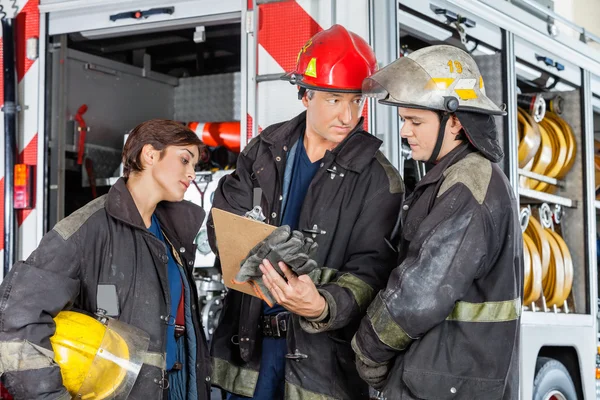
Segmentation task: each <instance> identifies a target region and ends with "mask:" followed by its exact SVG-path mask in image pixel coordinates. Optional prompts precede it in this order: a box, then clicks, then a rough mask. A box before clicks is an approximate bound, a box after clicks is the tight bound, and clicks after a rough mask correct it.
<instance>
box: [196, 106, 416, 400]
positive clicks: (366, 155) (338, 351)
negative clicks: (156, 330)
mask: <svg viewBox="0 0 600 400" xmlns="http://www.w3.org/2000/svg"><path fill="white" fill-rule="evenodd" d="M305 124H306V113H302V114H300V115H299V116H297V117H296V118H294V119H292V120H290V121H287V122H284V123H279V124H276V125H272V126H270V127H268V128H267V129H265V130H264V131H263V132H262V133H261V134H260V135H259V136H258V137H256V138H254V139H253V140H252V141H251V142H250V143H249V144H248V146H246V148H245V149H244V151H243V153H242V154H240V156H239V158H238V162H237V170H236V171H235V172H234V173H233V174H231V175H228V176H226V177H224V178H223V179H222V180H221V181H220V182H219V186H218V189H217V191H216V193H215V198H214V202H213V207H215V208H219V209H223V210H226V211H229V212H233V213H236V214H238V215H243V214H244V213H245V212H247V211H249V210H250V209H252V207H253V193H254V188H261V189H262V200H261V206H262V209H263V212H264V214H265V215H266V216H267V222H268V223H269V224H272V225H279V224H280V221H281V219H280V218H281V212H282V210H281V208H282V207H281V203H282V201H283V200H284V195H283V190H282V186H283V182H284V173H285V171H284V170H285V166H286V160H287V158H288V154H289V153H290V152H291V151H290V149H291V148H292V146H294V144H295V143H296V142H297V141H298V139H299V137H300V136H301V135H302V134H303V133H304V130H305ZM361 126H362V120H361V121H360V122H359V123H358V125H357V127H356V128H355V129H354V130H353V131H352V132H351V133H350V134H349V135H348V137H347V138H346V139H345V140H344V141H343V142H342V143H340V144H339V145H338V146H337V147H336V148H335V149H334V150H333V151H327V152H326V154H325V156H324V157H323V159H322V162H321V164H320V168H319V170H318V171H317V173H316V175H315V177H314V178H313V180H312V182H311V185H310V187H309V189H308V192H307V194H306V197H305V199H304V203H303V206H302V210H301V214H300V218H299V230H302V231H303V232H304V233H305V234H307V235H312V237H314V240H315V241H316V242H317V243H318V246H319V247H318V251H317V259H316V261H317V262H318V265H319V266H321V267H322V268H323V272H322V274H321V280H320V282H318V284H317V287H318V289H319V291H320V293H321V295H322V296H323V297H324V298H325V300H326V301H327V304H328V306H329V317H328V319H327V320H326V321H325V322H321V323H313V322H308V321H307V320H306V319H304V318H301V317H298V316H295V315H294V316H292V318H291V328H290V331H289V332H288V333H287V343H288V350H289V354H288V356H286V371H285V380H286V383H285V398H286V399H309V398H310V399H313V398H319V399H367V398H368V387H367V385H366V383H365V382H363V381H361V379H360V378H359V376H358V374H357V371H356V368H355V366H354V354H353V352H352V348H351V347H350V340H351V339H352V336H353V335H354V333H355V332H356V328H357V327H358V323H359V322H360V319H361V318H362V316H363V315H364V313H365V311H366V309H367V307H368V305H369V304H370V303H371V301H372V299H373V296H374V295H375V294H376V293H377V292H378V291H379V290H380V289H382V288H383V287H384V285H385V282H387V278H388V277H389V274H390V272H391V270H392V268H393V266H394V261H395V259H396V258H397V253H396V250H395V248H394V246H391V245H390V244H389V241H390V240H391V237H390V236H391V233H392V231H393V228H394V224H395V221H396V216H397V212H398V211H399V209H400V205H401V202H402V198H403V192H404V190H403V189H404V186H403V182H402V180H401V178H400V175H399V174H398V172H397V171H396V169H395V168H394V167H393V166H392V165H391V164H390V163H389V161H388V160H387V159H386V158H385V157H384V156H383V155H382V154H381V153H380V152H379V151H378V149H379V147H380V145H381V141H380V140H379V139H377V138H376V137H374V136H372V135H370V134H369V133H367V132H365V131H363V130H362V129H361V128H360V127H361ZM290 157H291V155H290ZM208 229H209V240H210V241H211V245H212V246H213V250H217V249H216V247H215V237H214V228H213V227H212V220H211V219H210V217H209V221H208ZM261 310H262V303H261V301H260V300H259V299H258V298H255V297H252V296H249V295H244V294H241V293H240V292H236V291H235V290H231V291H229V293H228V294H227V297H226V299H225V302H224V309H223V312H222V315H221V321H220V324H219V326H218V328H217V329H216V331H215V333H214V336H213V339H212V343H211V356H212V362H213V375H212V377H213V379H212V382H213V384H215V385H217V386H220V387H221V388H223V389H225V390H227V391H229V392H232V393H236V394H238V395H242V396H249V397H251V396H252V395H253V393H254V388H255V386H256V382H257V379H258V371H259V366H260V354H261V348H260V346H261V343H262V333H261V332H262V331H261V329H260V327H259V319H260V315H261Z"/></svg>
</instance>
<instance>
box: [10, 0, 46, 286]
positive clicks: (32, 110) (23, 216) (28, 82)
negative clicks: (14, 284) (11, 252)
mask: <svg viewBox="0 0 600 400" xmlns="http://www.w3.org/2000/svg"><path fill="white" fill-rule="evenodd" d="M8 3H9V2H4V3H3V4H4V7H5V11H6V12H7V13H8V16H9V17H10V16H11V15H14V14H13V11H12V10H11V9H8V10H7V8H9V7H7V4H8ZM16 5H17V7H18V11H17V16H16V26H17V30H16V35H15V37H16V49H15V50H16V62H17V81H18V91H17V96H18V99H17V101H18V104H19V105H20V106H21V107H23V110H22V111H21V112H20V113H19V114H18V119H17V121H18V122H17V124H18V129H19V131H18V133H17V143H18V148H19V157H18V158H17V160H16V161H17V162H24V163H26V164H29V165H37V158H38V124H39V115H38V114H39V113H38V111H39V103H40V101H41V100H43V99H41V98H40V96H41V95H43V94H42V93H40V90H39V84H40V73H43V71H40V68H39V64H40V62H39V59H36V60H29V59H28V58H27V54H26V48H27V41H28V40H29V39H30V38H38V39H39V37H40V14H39V10H38V0H18V1H16ZM1 34H2V33H1V32H0V36H1ZM2 53H3V51H2V43H1V42H0V104H3V103H4V80H3V66H2V56H1V55H2ZM0 132H2V137H4V118H0ZM4 175H5V171H4V141H3V140H2V141H0V210H1V211H0V238H2V240H0V259H1V258H2V257H3V253H4V241H3V240H4ZM37 175H38V176H37V177H36V182H38V181H39V179H41V178H40V176H42V173H41V171H38V172H37ZM40 201H43V199H40V198H39V197H38V198H37V199H36V202H40ZM17 221H18V227H19V228H18V232H17V243H18V248H17V249H16V254H15V258H16V259H23V258H26V257H28V256H29V254H30V253H31V252H32V251H33V250H34V249H35V248H36V246H37V244H38V242H39V240H40V239H41V237H40V232H41V229H38V224H41V223H42V218H41V216H40V218H38V215H37V212H36V210H35V209H33V210H26V211H18V212H17ZM1 279H2V270H1V269H0V280H1Z"/></svg>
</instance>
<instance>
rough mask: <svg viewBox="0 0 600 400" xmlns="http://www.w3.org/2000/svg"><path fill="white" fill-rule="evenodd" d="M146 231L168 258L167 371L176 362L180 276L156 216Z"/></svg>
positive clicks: (180, 288)
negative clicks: (158, 241) (176, 324)
mask: <svg viewBox="0 0 600 400" xmlns="http://www.w3.org/2000/svg"><path fill="white" fill-rule="evenodd" d="M148 230H149V231H150V232H151V233H152V234H153V235H154V236H156V237H157V238H158V239H160V240H161V241H162V242H163V243H164V244H165V246H166V247H167V254H168V256H169V263H168V268H167V276H168V278H169V294H170V296H171V310H170V313H169V324H168V325H167V370H169V369H171V368H173V365H174V364H175V362H176V361H177V342H176V341H175V317H176V316H177V307H178V306H179V300H180V299H181V291H182V289H183V288H182V285H181V274H180V272H179V267H177V264H175V260H174V259H173V255H172V254H171V247H170V246H169V243H167V241H166V240H165V237H164V236H163V234H162V231H161V229H160V224H159V223H158V218H156V215H154V214H153V215H152V223H151V225H150V228H148Z"/></svg>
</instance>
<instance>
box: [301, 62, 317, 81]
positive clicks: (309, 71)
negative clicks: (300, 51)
mask: <svg viewBox="0 0 600 400" xmlns="http://www.w3.org/2000/svg"><path fill="white" fill-rule="evenodd" d="M304 75H307V76H312V77H313V78H316V77H317V59H316V58H315V57H313V58H311V59H310V61H309V62H308V65H307V66H306V71H304Z"/></svg>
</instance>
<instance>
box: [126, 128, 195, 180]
mask: <svg viewBox="0 0 600 400" xmlns="http://www.w3.org/2000/svg"><path fill="white" fill-rule="evenodd" d="M147 144H150V145H152V147H154V148H155V149H156V150H158V151H160V158H161V159H162V157H163V156H164V151H165V149H166V148H167V147H168V146H190V145H196V146H198V151H199V155H200V154H201V153H202V151H203V150H204V144H203V143H202V141H201V140H200V138H199V137H198V135H196V133H194V131H192V130H191V129H190V128H188V127H187V126H185V125H183V124H181V123H179V122H175V121H171V120H169V119H151V120H149V121H146V122H142V123H141V124H139V125H138V126H136V127H135V128H133V130H132V131H131V132H130V133H129V137H128V138H127V142H125V147H123V157H122V160H123V176H124V177H125V178H128V177H129V175H130V174H131V173H132V172H141V171H143V169H144V168H143V166H142V161H141V158H140V155H141V153H142V148H143V147H144V146H145V145H147Z"/></svg>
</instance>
